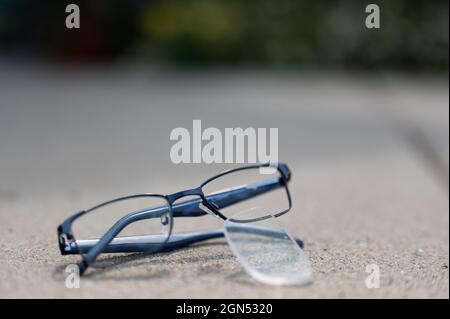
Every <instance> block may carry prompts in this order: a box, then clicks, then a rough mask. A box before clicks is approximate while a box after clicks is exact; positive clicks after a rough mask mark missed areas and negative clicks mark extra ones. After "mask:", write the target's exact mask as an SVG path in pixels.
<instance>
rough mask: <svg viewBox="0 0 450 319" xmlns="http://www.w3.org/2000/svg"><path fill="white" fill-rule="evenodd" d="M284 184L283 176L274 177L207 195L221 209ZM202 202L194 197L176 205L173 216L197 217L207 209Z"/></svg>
mask: <svg viewBox="0 0 450 319" xmlns="http://www.w3.org/2000/svg"><path fill="white" fill-rule="evenodd" d="M283 185H284V181H283V180H282V178H279V177H274V178H269V179H266V180H262V181H260V182H257V183H253V184H249V185H245V186H242V187H239V188H235V189H231V190H226V191H223V192H220V193H217V194H211V195H208V196H205V197H206V199H207V201H208V202H209V203H211V204H212V205H213V206H215V208H216V209H220V208H225V207H228V206H230V205H234V204H236V203H239V202H242V201H244V200H247V199H251V198H253V197H256V196H258V195H261V194H264V193H267V192H269V191H271V190H274V189H277V188H279V187H282V186H283ZM200 203H202V200H201V199H194V200H190V201H186V202H182V203H179V204H176V205H174V206H173V207H172V212H173V217H196V216H203V215H205V214H206V213H205V211H204V210H202V209H201V208H199V204H200Z"/></svg>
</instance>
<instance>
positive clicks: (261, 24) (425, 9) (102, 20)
mask: <svg viewBox="0 0 450 319" xmlns="http://www.w3.org/2000/svg"><path fill="white" fill-rule="evenodd" d="M68 3H71V2H70V1H57V2H56V1H40V2H39V3H36V2H34V1H23V0H22V1H20V0H19V1H13V0H2V1H1V2H0V44H1V52H2V53H3V54H6V55H9V56H15V57H17V56H20V57H31V58H37V57H39V58H43V59H47V60H48V61H55V60H56V61H64V62H73V61H77V62H117V61H121V60H130V59H139V60H143V61H145V62H149V63H161V62H165V63H168V64H175V65H209V66H214V65H239V66H241V65H252V66H259V67H281V66H283V67H289V68H291V67H311V68H321V69H326V68H330V67H331V68H354V69H355V68H356V69H361V68H362V69H378V68H390V69H403V70H405V69H406V70H432V71H437V72H445V71H446V70H447V69H448V1H445V0H441V1H436V0H435V1H415V2H414V4H411V2H410V1H406V0H400V1H395V2H394V1H377V4H378V5H379V6H380V7H381V8H382V12H383V13H382V18H381V20H382V21H381V24H382V29H381V30H379V31H375V30H372V32H368V31H369V30H367V29H366V28H365V25H364V23H363V22H364V20H365V17H366V16H367V13H366V12H365V6H366V5H368V4H369V3H365V2H363V1H333V2H328V1H292V0H281V1H277V2H276V3H275V2H271V1H260V0H256V1H251V2H248V1H235V0H231V1H230V0H228V1H225V0H211V1H201V0H189V1H181V0H175V1H174V0H169V1H157V0H154V1H144V0H133V1H120V0H112V1H107V0H98V1H83V0H81V1H77V4H78V5H79V6H80V8H81V9H82V23H83V27H82V28H81V29H79V30H71V31H70V32H68V30H67V29H65V28H62V27H61V26H63V25H64V21H65V17H66V14H65V7H66V5H67V4H68Z"/></svg>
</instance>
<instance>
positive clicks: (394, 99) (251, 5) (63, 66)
mask: <svg viewBox="0 0 450 319" xmlns="http://www.w3.org/2000/svg"><path fill="white" fill-rule="evenodd" d="M69 3H76V4H78V5H79V7H80V11H81V12H80V17H81V28H80V29H67V28H66V27H65V19H66V16H67V13H66V12H65V8H66V5H67V4H69ZM369 3H371V2H368V1H333V2H331V1H312V0H303V1H300V0H298V1H293V0H280V1H260V0H255V1H235V0H227V1H225V0H208V1H200V0H184V1H181V0H179V1H174V0H165V1H156V0H153V1H144V0H129V1H119V0H109V1H106V0H97V1H82V0H77V1H23V0H0V234H1V236H0V248H1V250H2V253H1V254H0V265H1V266H0V297H36V296H38V297H50V298H51V297H59V298H60V297H124V296H125V297H156V298H160V297H178V298H186V297H190V298H195V297H217V298H227V297H230V296H233V297H235V298H241V297H242V298H245V297H266V298H272V297H298V298H304V297H332V298H346V297H369V298H371V297H393V298H403V297H421V298H429V297H446V298H448V293H449V290H448V287H449V286H448V240H449V236H448V229H449V223H448V209H449V207H448V171H449V170H448V165H449V135H448V133H449V104H448V103H449V94H448V93H449V87H448V67H449V65H448V50H449V44H448V42H449V34H448V30H449V29H448V25H449V21H448V13H449V11H448V1H445V0H442V1H439V0H435V1H413V2H412V1H406V0H397V1H376V2H375V3H376V4H378V6H379V7H380V11H381V19H380V20H381V21H380V23H381V28H380V29H367V28H366V26H365V19H366V16H367V13H366V12H365V8H366V6H367V5H368V4H369ZM194 119H201V120H202V126H203V128H207V127H217V128H219V129H221V130H223V129H224V128H227V127H242V128H247V127H254V128H257V127H265V128H270V127H276V128H278V129H279V159H280V161H283V162H286V163H287V164H288V165H289V167H290V169H291V170H292V172H293V179H292V181H291V183H290V189H291V193H292V197H293V202H294V206H293V209H292V210H291V211H290V213H289V214H286V215H285V216H283V217H282V218H281V222H282V223H283V224H284V225H285V226H286V227H287V229H288V230H289V231H290V232H291V233H292V234H293V235H295V236H298V237H300V238H302V239H303V240H304V241H305V245H306V246H305V250H306V253H307V254H308V256H309V257H310V258H311V263H312V267H313V270H314V273H315V280H314V283H313V284H312V285H310V286H308V287H303V288H299V289H297V288H289V289H288V288H275V289H274V288H273V287H266V286H261V285H258V284H255V283H254V282H252V281H249V280H248V279H246V277H245V275H244V276H242V275H239V269H240V267H239V265H237V264H236V262H235V260H234V259H233V256H232V255H231V253H230V251H229V249H228V247H227V246H226V245H225V244H224V242H223V241H222V242H221V241H219V243H218V244H217V245H214V244H211V245H203V246H199V247H195V248H192V249H186V250H183V251H180V252H177V253H174V254H166V255H157V256H155V257H152V256H144V257H126V256H125V257H124V256H117V257H110V256H109V257H104V258H101V260H100V262H103V264H100V266H99V269H98V271H97V272H98V273H97V274H96V276H94V277H93V278H90V279H86V280H83V283H82V285H83V287H84V288H82V289H78V290H76V291H73V290H69V289H66V288H65V287H64V285H63V281H64V278H62V276H61V273H62V271H63V269H64V266H65V265H66V264H67V263H69V262H75V261H77V260H78V259H77V258H75V257H74V258H71V257H68V258H66V257H62V256H60V255H59V251H58V248H57V242H56V227H57V225H58V224H59V223H61V222H62V221H63V220H64V219H65V218H66V217H68V216H69V215H71V214H72V213H74V212H76V211H79V210H81V209H86V208H88V207H91V206H92V205H95V204H97V203H99V202H101V201H104V200H107V199H110V198H114V197H116V196H122V195H125V194H131V193H142V192H157V193H173V192H176V191H179V190H182V189H186V188H191V187H194V186H197V185H198V184H199V183H200V182H202V181H203V180H204V179H206V178H207V177H209V176H211V175H213V174H216V173H217V172H219V171H221V170H223V169H225V168H230V167H231V166H233V165H222V164H211V165H206V164H179V165H175V164H173V163H172V162H171V161H170V157H169V151H170V148H171V146H172V145H173V142H172V141H170V140H169V136H170V132H171V131H172V130H173V129H174V128H176V127H185V128H187V129H189V130H192V121H193V120H194ZM99 222H101V221H99ZM175 225H176V226H175V227H176V228H175V231H180V230H197V229H201V228H212V227H221V223H220V221H218V220H216V219H214V218H211V217H210V216H205V217H202V218H196V219H194V220H192V219H189V220H180V221H178V220H177V221H176V222H175ZM368 263H376V264H378V265H379V266H380V268H381V269H382V281H381V282H382V288H381V289H367V288H366V286H365V284H364V280H365V276H366V275H367V274H366V273H365V267H366V265H367V264H368ZM102 265H103V266H104V267H103V266H102ZM217 269H220V270H221V271H220V272H217V271H216V270H217ZM156 287H157V289H153V288H156Z"/></svg>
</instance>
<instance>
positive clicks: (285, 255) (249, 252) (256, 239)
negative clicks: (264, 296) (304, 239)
mask: <svg viewBox="0 0 450 319" xmlns="http://www.w3.org/2000/svg"><path fill="white" fill-rule="evenodd" d="M224 232H225V237H226V239H227V241H228V244H229V245H230V247H231V250H232V251H233V254H234V255H235V256H236V258H237V259H238V261H239V262H240V263H241V265H242V266H243V267H244V269H245V270H246V271H247V273H249V274H250V275H251V276H252V277H253V278H255V279H256V280H258V281H261V282H263V283H267V284H276V285H292V284H298V285H301V284H306V283H308V282H310V281H311V280H312V272H311V268H310V265H309V260H308V257H307V256H306V255H305V253H304V252H303V250H302V249H301V248H300V246H299V245H298V243H297V242H296V241H295V240H294V239H293V238H292V237H291V236H290V235H289V234H288V233H287V232H286V230H285V229H284V228H283V227H282V226H281V224H280V223H279V221H278V220H277V219H276V218H275V217H274V216H273V215H272V214H271V213H270V211H269V210H267V209H265V208H262V207H253V208H250V209H248V210H245V211H243V212H241V213H238V214H236V215H233V216H232V217H231V218H228V219H227V220H226V221H225V231H224Z"/></svg>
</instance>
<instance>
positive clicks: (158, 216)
mask: <svg viewBox="0 0 450 319" xmlns="http://www.w3.org/2000/svg"><path fill="white" fill-rule="evenodd" d="M267 167H270V164H263V165H253V166H245V167H240V168H236V169H232V170H228V171H225V172H222V173H220V174H218V175H216V176H214V177H211V178H209V179H208V180H206V181H205V182H203V183H202V184H201V185H200V186H199V187H197V188H193V189H188V190H184V191H180V192H177V193H174V194H170V195H160V194H137V195H131V196H125V197H120V198H116V199H113V200H110V201H107V202H104V203H101V204H99V205H97V206H94V207H92V208H90V209H87V210H83V211H80V212H78V213H76V214H74V215H73V216H71V217H69V218H68V219H66V220H65V221H64V222H63V223H62V224H61V225H59V227H58V242H59V248H60V251H61V254H63V255H67V254H82V255H83V259H82V261H81V262H80V263H79V270H80V274H83V273H84V272H85V270H86V269H87V268H88V267H89V265H91V264H92V263H93V262H94V261H95V260H96V258H97V257H98V255H99V254H101V253H118V252H156V251H171V250H174V249H179V248H182V247H186V246H188V245H191V244H193V243H196V242H199V241H203V240H208V239H212V238H218V237H223V236H224V235H225V233H224V230H223V229H218V230H209V231H201V232H190V233H177V234H172V230H173V224H174V222H173V221H174V218H175V217H198V216H204V215H206V214H210V215H212V216H214V217H217V218H220V219H222V220H227V219H228V217H230V216H233V215H234V214H236V212H242V211H246V210H248V209H249V208H254V207H267V208H268V210H267V211H266V212H267V213H266V214H262V215H261V214H260V216H258V217H257V218H253V217H252V218H246V217H245V216H244V215H240V216H241V217H242V216H244V217H242V218H239V217H233V218H232V219H230V220H232V221H234V222H236V221H240V222H246V223H247V224H249V223H250V222H252V223H254V222H258V221H263V220H265V219H270V218H274V217H279V216H281V215H283V214H285V213H287V212H288V211H289V210H290V209H291V207H292V199H291V195H290V193H289V188H288V186H287V183H288V182H289V180H290V178H291V172H290V170H289V168H288V167H287V165H286V164H278V165H277V166H276V167H273V169H270V170H267V169H266V170H265V174H260V169H261V168H263V169H264V168H267ZM236 185H238V186H236ZM183 197H196V198H195V199H189V200H185V201H181V202H179V200H180V199H182V198H183ZM269 212H270V213H269ZM89 216H93V217H96V218H97V221H96V222H93V221H87V217H89ZM83 221H84V223H83ZM108 221H113V222H112V225H109V223H108ZM137 222H139V223H137ZM144 222H145V223H144ZM135 223H136V224H143V225H141V229H140V230H141V232H142V233H141V234H136V232H139V230H138V229H132V228H133V226H135V225H136V224H135ZM249 225H250V224H249ZM105 226H106V228H105ZM74 229H76V231H73V230H74ZM102 229H103V230H102ZM105 229H106V232H105ZM129 229H132V230H133V232H132V234H130V235H127V234H125V236H122V234H123V233H126V231H127V230H129ZM87 231H89V233H90V234H88V232H87ZM83 233H84V235H85V236H86V237H85V239H76V237H78V238H82V236H79V235H81V234H83ZM101 234H103V235H101ZM119 234H120V235H121V236H118V235H119ZM297 243H298V244H299V245H300V247H303V243H302V242H301V241H300V240H297Z"/></svg>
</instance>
